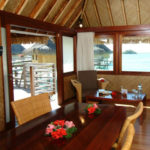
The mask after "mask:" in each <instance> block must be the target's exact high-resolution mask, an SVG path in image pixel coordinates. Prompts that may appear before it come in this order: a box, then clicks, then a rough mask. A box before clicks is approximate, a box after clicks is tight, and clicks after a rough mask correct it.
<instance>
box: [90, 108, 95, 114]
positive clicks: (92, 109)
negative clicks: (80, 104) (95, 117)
mask: <svg viewBox="0 0 150 150" xmlns="http://www.w3.org/2000/svg"><path fill="white" fill-rule="evenodd" d="M95 110H96V108H95V107H89V108H88V114H92V113H94V112H95Z"/></svg>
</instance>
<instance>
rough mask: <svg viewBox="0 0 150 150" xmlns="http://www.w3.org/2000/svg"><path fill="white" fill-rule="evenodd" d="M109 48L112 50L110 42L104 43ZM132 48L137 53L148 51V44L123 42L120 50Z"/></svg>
mask: <svg viewBox="0 0 150 150" xmlns="http://www.w3.org/2000/svg"><path fill="white" fill-rule="evenodd" d="M105 45H106V46H107V47H108V48H109V49H111V50H112V47H113V45H112V44H105ZM126 50H133V51H135V52H137V53H150V44H145V43H141V44H123V46H122V51H123V52H124V51H126Z"/></svg>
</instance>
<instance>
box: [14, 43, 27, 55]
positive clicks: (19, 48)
mask: <svg viewBox="0 0 150 150" xmlns="http://www.w3.org/2000/svg"><path fill="white" fill-rule="evenodd" d="M24 49H25V48H24V47H23V46H22V45H21V44H12V45H11V52H12V55H17V54H22V52H23V50H24Z"/></svg>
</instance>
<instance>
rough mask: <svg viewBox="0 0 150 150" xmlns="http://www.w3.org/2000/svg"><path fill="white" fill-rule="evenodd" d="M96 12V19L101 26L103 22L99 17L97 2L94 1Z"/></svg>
mask: <svg viewBox="0 0 150 150" xmlns="http://www.w3.org/2000/svg"><path fill="white" fill-rule="evenodd" d="M93 3H94V10H95V14H96V17H97V20H98V24H99V25H100V26H101V25H102V24H101V20H100V16H99V13H98V9H97V4H96V1H95V0H94V2H93Z"/></svg>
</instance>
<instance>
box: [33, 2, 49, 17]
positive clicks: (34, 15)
mask: <svg viewBox="0 0 150 150" xmlns="http://www.w3.org/2000/svg"><path fill="white" fill-rule="evenodd" d="M40 1H42V2H43V0H40ZM47 2H48V0H45V1H44V2H43V3H42V4H41V5H40V4H39V7H38V8H37V9H36V10H37V11H35V13H34V14H33V16H32V14H31V15H30V16H31V18H34V19H35V18H37V16H38V15H39V14H40V12H41V11H42V9H43V7H44V6H45V5H46V3H47ZM36 7H37V6H36Z"/></svg>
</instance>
